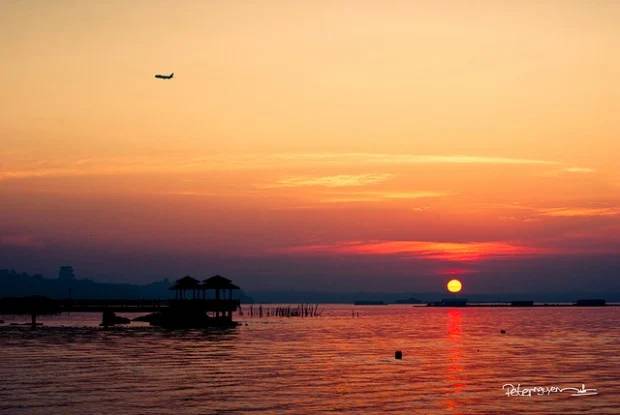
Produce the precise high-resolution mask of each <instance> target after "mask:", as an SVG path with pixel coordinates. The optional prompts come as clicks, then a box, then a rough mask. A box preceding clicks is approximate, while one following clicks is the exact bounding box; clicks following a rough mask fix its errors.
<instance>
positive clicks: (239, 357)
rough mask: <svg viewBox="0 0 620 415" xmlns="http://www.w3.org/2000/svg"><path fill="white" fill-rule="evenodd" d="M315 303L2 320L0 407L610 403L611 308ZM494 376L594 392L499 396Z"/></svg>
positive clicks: (126, 409) (377, 408) (536, 409)
mask: <svg viewBox="0 0 620 415" xmlns="http://www.w3.org/2000/svg"><path fill="white" fill-rule="evenodd" d="M353 309H355V311H357V312H359V313H360V317H359V318H352V317H351V311H352V310H353ZM323 310H324V311H323V316H322V317H320V318H314V319H311V318H307V319H301V318H288V319H287V318H262V319H258V318H254V319H252V318H249V317H247V316H245V317H237V319H239V320H240V321H242V322H243V323H244V324H243V325H242V326H240V327H238V328H236V329H233V330H230V331H227V332H220V333H212V332H203V331H183V332H166V331H162V330H159V329H155V328H150V327H144V326H143V327H129V328H119V329H113V330H107V331H105V330H101V329H99V328H98V327H97V324H98V323H99V318H100V316H99V315H96V314H91V315H89V314H73V315H70V316H66V315H65V316H58V317H51V318H46V319H43V320H42V321H43V322H44V323H45V324H46V327H44V328H42V329H40V330H34V331H32V330H30V329H27V328H23V327H11V326H7V324H4V325H3V326H1V327H0V413H3V414H4V413H6V414H169V413H172V412H173V411H174V412H178V413H182V414H245V413H252V414H254V413H265V414H282V413H291V414H314V413H338V414H340V413H359V414H373V413H389V414H503V413H536V414H543V413H549V414H559V413H561V414H582V413H591V414H618V413H620V324H619V323H620V321H619V320H620V308H617V307H609V308H589V309H588V308H544V309H543V308H530V309H510V308H468V309H448V308H425V307H411V306H385V307H381V306H379V307H372V306H367V307H352V306H325V307H323ZM5 320H6V318H5ZM11 321H14V320H6V323H9V322H11ZM22 321H25V320H22ZM245 323H247V325H246V324H245ZM500 329H505V330H506V331H507V334H503V335H502V334H500ZM395 350H402V351H403V354H404V359H403V360H402V361H397V360H394V359H393V356H394V351H395ZM506 383H512V384H515V385H516V384H518V383H520V384H522V385H537V386H554V385H557V386H560V387H580V386H581V384H585V385H586V388H596V389H597V390H598V392H599V394H598V395H596V396H578V397H574V396H571V395H570V393H569V392H563V393H557V394H552V395H550V396H533V397H507V396H505V395H504V390H502V385H504V384H506Z"/></svg>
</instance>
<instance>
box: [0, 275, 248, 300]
mask: <svg viewBox="0 0 620 415" xmlns="http://www.w3.org/2000/svg"><path fill="white" fill-rule="evenodd" d="M171 285H172V283H171V282H170V280H168V279H163V280H161V281H156V282H152V283H150V284H144V285H138V284H112V283H103V282H96V281H92V280H89V279H72V280H63V279H51V278H44V277H43V276H42V275H39V274H35V275H30V274H27V273H23V272H22V273H20V272H16V271H13V270H6V269H4V270H0V297H23V296H30V295H42V296H45V297H49V298H56V299H65V298H83V299H111V298H119V299H128V300H129V299H168V298H173V297H174V291H170V290H169V288H170V286H171ZM241 301H242V302H244V303H250V302H252V299H251V298H250V297H248V296H246V295H244V294H243V293H242V295H241Z"/></svg>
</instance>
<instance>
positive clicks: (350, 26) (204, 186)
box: [0, 0, 620, 293]
mask: <svg viewBox="0 0 620 415" xmlns="http://www.w3.org/2000/svg"><path fill="white" fill-rule="evenodd" d="M619 22H620V2H617V1H569V0H561V1H525V0H524V1H513V2H500V1H482V2H473V1H463V2H459V1H450V2H447V1H445V2H444V1H389V2H384V1H361V0H357V1H257V2H250V1H224V0H222V1H178V2H177V1H175V2H171V1H161V2H157V1H131V2H127V1H106V2H102V1H101V2H99V1H90V2H83V1H77V0H76V1H10V0H9V1H3V2H1V3H0V35H1V36H2V46H1V47H0V63H1V68H2V71H1V74H2V75H1V78H0V79H1V80H0V82H1V88H2V92H1V93H0V108H1V109H2V110H1V111H0V269H1V268H14V269H17V270H19V271H25V272H32V273H34V272H40V273H43V274H45V275H47V276H55V273H56V269H57V268H58V266H60V265H64V264H72V265H73V266H74V267H75V268H76V271H77V273H78V275H79V276H80V277H89V278H93V279H98V280H104V281H127V282H148V281H152V280H155V279H161V278H164V277H168V278H171V279H172V278H176V277H179V276H181V275H185V274H187V273H189V274H191V275H193V276H196V277H201V278H205V277H207V276H209V275H212V274H214V273H221V274H223V275H226V276H228V277H230V278H231V279H233V280H234V281H235V282H238V283H239V284H240V285H241V286H242V287H243V288H246V289H248V290H278V289H282V290H316V291H370V290H380V291H395V290H420V291H429V290H430V291H440V290H442V289H443V287H444V285H445V283H446V281H447V280H448V279H450V278H452V277H454V276H457V277H459V278H460V279H461V280H462V281H463V283H464V293H468V292H470V293H484V292H511V291H514V292H522V291H530V292H535V291H569V290H584V291H595V290H616V291H618V290H620V282H619V278H620V259H619V254H620V171H619V167H620V162H619V160H618V157H619V156H620V142H619V139H620V83H619V74H620V53H619V51H620V24H619ZM168 72H174V73H175V77H174V79H172V80H169V81H168V80H156V79H154V78H153V75H154V74H155V73H168Z"/></svg>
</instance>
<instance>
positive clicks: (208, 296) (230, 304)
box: [200, 275, 240, 320]
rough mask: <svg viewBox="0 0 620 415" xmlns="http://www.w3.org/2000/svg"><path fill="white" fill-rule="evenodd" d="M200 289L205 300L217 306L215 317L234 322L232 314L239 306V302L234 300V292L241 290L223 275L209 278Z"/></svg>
mask: <svg viewBox="0 0 620 415" xmlns="http://www.w3.org/2000/svg"><path fill="white" fill-rule="evenodd" d="M200 288H201V289H202V290H203V297H202V298H203V299H205V300H212V301H214V305H216V307H215V308H216V309H215V310H214V311H215V317H216V318H220V317H225V318H227V319H229V320H232V313H233V311H234V310H235V309H236V308H237V307H236V306H237V305H238V304H239V301H234V300H233V291H236V290H239V289H240V288H239V287H238V286H236V285H235V284H233V283H232V281H231V280H229V279H228V278H224V277H222V276H221V275H214V276H213V277H211V278H207V279H206V280H204V281H203V282H202V285H201V286H200ZM219 306H221V307H219ZM220 308H221V309H220Z"/></svg>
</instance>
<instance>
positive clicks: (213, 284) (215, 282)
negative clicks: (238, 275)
mask: <svg viewBox="0 0 620 415" xmlns="http://www.w3.org/2000/svg"><path fill="white" fill-rule="evenodd" d="M202 288H205V289H211V290H216V289H230V290H238V289H239V287H238V286H236V285H235V284H233V283H232V282H231V281H230V280H229V279H228V278H224V277H222V276H221V275H214V276H213V277H211V278H207V279H206V280H204V281H203V283H202Z"/></svg>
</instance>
